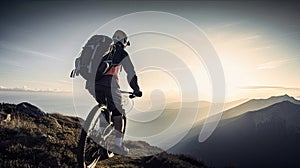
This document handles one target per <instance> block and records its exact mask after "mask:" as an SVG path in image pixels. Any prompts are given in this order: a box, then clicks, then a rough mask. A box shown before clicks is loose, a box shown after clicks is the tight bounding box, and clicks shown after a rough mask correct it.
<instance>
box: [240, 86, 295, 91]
mask: <svg viewBox="0 0 300 168" xmlns="http://www.w3.org/2000/svg"><path fill="white" fill-rule="evenodd" d="M240 88H241V89H245V90H256V89H281V90H292V91H300V88H296V87H284V86H268V85H260V86H258V85H257V86H242V87H240Z"/></svg>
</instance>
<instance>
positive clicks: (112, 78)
mask: <svg viewBox="0 0 300 168" xmlns="http://www.w3.org/2000/svg"><path fill="white" fill-rule="evenodd" d="M105 57H107V56H105ZM105 57H104V58H103V59H104V60H105ZM112 63H113V66H114V67H119V69H120V67H121V66H122V67H123V68H124V70H125V72H126V73H127V81H128V83H129V85H130V87H131V88H132V89H133V90H134V91H139V90H140V88H139V86H138V83H137V76H136V73H135V70H134V66H133V64H132V62H131V60H130V57H129V55H128V53H127V52H126V51H125V50H124V49H123V47H122V46H121V45H118V44H115V50H114V51H113V57H112ZM99 67H100V65H99V66H98V70H97V73H96V77H95V90H97V88H99V87H103V86H104V87H116V88H120V86H119V83H118V78H119V76H118V75H119V72H117V73H115V74H114V75H112V74H104V75H103V74H102V72H101V71H99Z"/></svg>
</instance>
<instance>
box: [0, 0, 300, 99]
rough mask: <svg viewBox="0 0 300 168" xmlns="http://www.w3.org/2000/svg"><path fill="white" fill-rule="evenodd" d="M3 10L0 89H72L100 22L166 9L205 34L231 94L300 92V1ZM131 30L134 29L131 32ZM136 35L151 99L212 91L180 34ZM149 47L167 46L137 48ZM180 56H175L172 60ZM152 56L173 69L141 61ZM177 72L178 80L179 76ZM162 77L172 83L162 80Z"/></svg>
mask: <svg viewBox="0 0 300 168" xmlns="http://www.w3.org/2000/svg"><path fill="white" fill-rule="evenodd" d="M0 8H1V10H0V19H1V23H0V24H1V27H0V37H1V39H0V79H1V80H0V92H1V91H13V90H17V91H20V90H21V91H35V92H56V93H62V94H71V93H72V91H73V85H72V83H73V81H72V79H70V78H69V74H70V71H71V70H72V68H73V66H74V59H75V58H76V57H77V56H78V54H79V52H80V51H81V47H82V46H83V45H84V44H85V42H86V40H87V39H88V38H89V37H90V36H91V35H93V33H95V32H97V33H102V32H101V31H100V32H99V28H100V27H101V26H103V25H105V23H108V22H111V21H112V20H113V19H115V18H118V17H122V16H124V15H127V14H130V13H134V12H142V11H162V12H168V13H171V14H174V15H178V16H180V17H182V18H185V19H187V20H189V21H190V22H192V23H193V24H195V25H196V26H198V27H199V28H200V29H201V30H202V32H203V33H204V34H205V35H206V37H207V38H208V40H209V41H210V42H211V44H212V46H213V47H214V48H215V50H216V53H217V55H218V57H219V59H220V62H221V65H222V69H223V72H224V77H225V83H226V85H225V86H224V87H225V89H226V98H227V99H228V100H235V99H241V98H261V97H270V96H273V95H283V94H289V95H291V96H295V97H299V96H300V78H299V73H300V48H299V41H300V12H299V11H300V10H299V8H300V7H299V5H298V4H297V3H292V2H280V3H277V2H276V3H275V2H260V1H248V2H239V1H211V2H209V1H200V2H196V1H188V2H180V1H164V2H158V1H152V2H151V1H149V2H137V1H130V2H129V1H111V2H97V1H89V2H81V1H75V2H71V1H53V2H52V1H26V2H25V1H23V2H3V1H1V7H0ZM140 18H141V19H143V18H142V17H140ZM149 22H150V23H153V26H156V27H158V28H159V29H162V30H168V29H169V28H170V27H172V28H174V27H175V28H176V27H177V26H178V27H180V25H176V23H174V22H173V23H170V27H166V26H164V27H163V26H162V25H164V24H163V23H162V20H161V18H151V19H149V20H146V19H145V20H143V21H142V22H141V24H144V23H149ZM132 23H136V21H132ZM138 23H139V22H138ZM131 26H132V27H133V28H135V27H138V26H141V25H137V24H134V25H131ZM119 28H120V27H117V26H116V27H113V28H112V30H110V31H107V32H108V34H107V35H109V36H111V35H112V34H113V32H114V30H116V29H119ZM121 28H122V27H121ZM180 28H181V27H180ZM127 30H128V28H127ZM131 31H132V30H131ZM131 31H130V30H128V32H130V33H129V35H130V34H132V32H131ZM182 34H183V35H185V36H186V37H189V38H191V39H193V38H197V37H195V36H196V35H194V34H193V32H189V31H188V30H187V29H186V31H185V29H183V32H182ZM131 39H132V45H133V46H132V47H131V48H130V47H129V48H128V52H129V54H131V55H132V60H133V62H134V64H135V65H136V67H137V68H136V69H137V71H138V74H139V75H138V76H140V83H141V88H143V90H144V91H145V93H146V95H147V94H148V97H149V96H150V97H151V94H159V95H160V94H162V93H161V92H166V93H168V94H165V98H166V99H171V97H172V96H173V97H174V96H175V97H176V96H177V97H178V96H180V93H178V92H188V93H189V94H187V95H191V96H192V95H194V94H193V93H195V92H198V95H199V96H198V97H196V98H195V99H209V98H210V97H211V92H212V91H211V81H210V76H209V72H207V70H208V69H207V68H205V62H197V61H193V59H192V58H193V56H192V55H193V54H192V53H189V52H190V51H187V52H185V50H186V49H184V47H182V45H180V44H177V43H176V40H175V41H174V40H173V41H172V40H170V39H169V38H167V37H163V36H155V34H154V35H153V34H146V35H145V34H144V35H137V36H132V38H131ZM168 40H169V41H168ZM143 45H144V46H148V47H149V46H150V47H149V48H151V47H154V46H156V49H157V48H158V47H161V48H164V49H165V50H164V51H162V50H156V49H155V48H153V49H152V50H145V51H143V50H142V51H139V50H135V49H138V46H139V47H140V48H142V47H143ZM199 47H201V46H199ZM167 49H169V50H170V51H168V50H167ZM173 49H174V50H173ZM171 50H173V52H175V53H172V51H171ZM166 51H168V52H166ZM180 52H182V53H186V54H179V53H180ZM176 53H177V55H176ZM174 54H175V55H176V60H175V59H174V60H173V61H172V56H174ZM145 58H146V59H145ZM152 58H153V59H152ZM170 60H171V61H170ZM151 61H153V62H155V61H156V63H153V64H154V65H161V66H162V67H163V68H165V69H167V70H166V71H162V70H161V69H158V70H157V69H155V68H150V69H149V67H150V66H148V69H147V67H146V69H145V66H141V65H146V63H148V62H151ZM157 62H159V63H157ZM195 67H196V68H195ZM143 68H144V69H143ZM175 71H176V72H175ZM190 71H192V73H191V72H190ZM162 72H165V73H162ZM170 72H172V73H170ZM170 74H173V75H174V74H175V78H178V79H177V80H173V78H172V75H170ZM187 74H192V75H191V76H189V75H187ZM173 77H174V76H173ZM158 78H162V79H165V82H155V81H156V80H155V79H158ZM179 78H180V79H179ZM191 78H192V79H193V80H195V81H196V82H195V83H194V84H195V85H197V89H195V90H193V88H194V87H190V84H189V83H190V82H191V81H190V80H189V79H191ZM178 81H179V87H178ZM176 82H177V83H176ZM123 85H124V86H123V87H125V88H126V86H125V84H123ZM127 88H128V86H127ZM188 88H192V89H190V90H189V89H188ZM158 90H160V91H158Z"/></svg>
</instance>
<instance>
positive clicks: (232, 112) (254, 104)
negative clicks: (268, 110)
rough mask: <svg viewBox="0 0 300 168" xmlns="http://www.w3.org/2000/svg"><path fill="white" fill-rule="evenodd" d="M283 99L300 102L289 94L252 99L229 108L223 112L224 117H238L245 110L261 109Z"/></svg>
mask: <svg viewBox="0 0 300 168" xmlns="http://www.w3.org/2000/svg"><path fill="white" fill-rule="evenodd" d="M283 101H289V102H292V103H294V104H300V101H299V100H297V99H295V98H293V97H290V96H288V95H282V96H272V97H270V98H268V99H252V100H249V101H247V102H245V103H242V104H240V105H238V106H236V107H233V108H231V109H229V110H226V111H224V112H223V114H222V119H228V118H231V117H236V116H238V115H241V114H244V113H245V112H248V111H254V110H259V109H261V108H265V107H268V106H270V105H273V104H275V103H279V102H283Z"/></svg>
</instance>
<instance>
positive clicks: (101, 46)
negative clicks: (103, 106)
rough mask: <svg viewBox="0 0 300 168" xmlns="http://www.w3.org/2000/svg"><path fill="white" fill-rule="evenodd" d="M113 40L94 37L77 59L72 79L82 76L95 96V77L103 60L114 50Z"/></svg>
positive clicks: (87, 87)
mask: <svg viewBox="0 0 300 168" xmlns="http://www.w3.org/2000/svg"><path fill="white" fill-rule="evenodd" d="M113 44H114V42H113V40H112V39H111V38H110V37H108V36H105V35H94V36H92V37H91V38H90V39H89V40H88V42H87V43H86V44H85V46H84V47H83V49H82V51H81V54H80V56H79V57H78V58H76V59H75V68H74V69H73V70H72V72H71V74H70V77H71V78H75V77H76V76H78V75H80V76H82V77H83V78H84V79H85V80H86V89H87V90H88V91H89V92H90V93H91V94H92V95H93V96H94V95H95V94H94V92H95V89H94V88H95V86H94V85H95V77H96V72H97V69H98V66H99V64H100V62H101V60H102V58H103V57H104V56H105V55H107V54H110V53H111V51H112V50H113Z"/></svg>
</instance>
